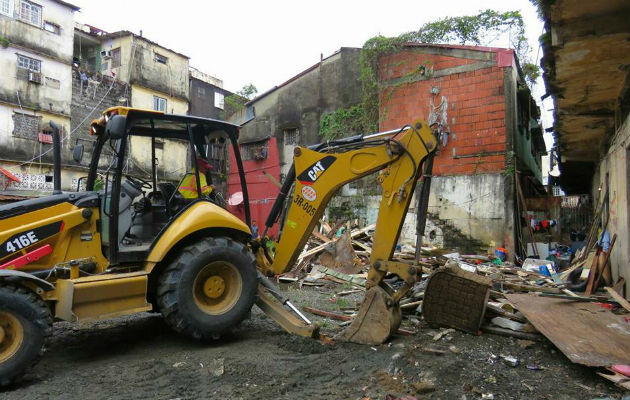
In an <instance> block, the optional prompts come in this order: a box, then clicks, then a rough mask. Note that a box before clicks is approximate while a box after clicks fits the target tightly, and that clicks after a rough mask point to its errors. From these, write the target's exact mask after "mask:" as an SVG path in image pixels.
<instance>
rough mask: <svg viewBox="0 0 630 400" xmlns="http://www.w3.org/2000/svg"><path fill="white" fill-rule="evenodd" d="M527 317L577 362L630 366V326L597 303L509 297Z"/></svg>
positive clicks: (595, 364) (589, 364) (529, 296)
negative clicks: (629, 344)
mask: <svg viewBox="0 0 630 400" xmlns="http://www.w3.org/2000/svg"><path fill="white" fill-rule="evenodd" d="M505 296H506V298H507V299H508V300H509V301H510V303H512V304H513V305H514V307H515V308H516V309H518V310H519V311H520V312H522V313H523V314H524V315H525V318H527V320H528V321H529V322H530V323H531V324H532V325H534V327H536V329H538V330H539V331H540V332H541V333H542V334H543V335H545V336H546V337H547V339H549V340H550V341H551V342H552V343H553V344H554V345H556V347H557V348H558V349H560V351H562V352H563V353H564V354H565V355H566V356H567V357H568V358H569V360H571V361H572V362H574V363H578V364H584V365H588V366H591V367H600V366H601V367H609V366H611V365H613V364H630V346H628V343H630V325H628V323H627V322H625V321H624V319H623V318H622V317H620V316H618V315H615V314H613V313H612V312H610V311H609V310H607V309H605V308H602V307H600V306H598V305H597V304H593V303H584V302H574V301H571V300H563V299H552V298H549V297H539V296H536V295H529V294H506V295H505Z"/></svg>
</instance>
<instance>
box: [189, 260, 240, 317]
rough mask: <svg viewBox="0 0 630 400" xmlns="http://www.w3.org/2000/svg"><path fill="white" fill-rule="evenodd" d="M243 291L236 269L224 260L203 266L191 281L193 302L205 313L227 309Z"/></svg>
mask: <svg viewBox="0 0 630 400" xmlns="http://www.w3.org/2000/svg"><path fill="white" fill-rule="evenodd" d="M242 291H243V281H242V279H241V274H240V273H239V272H238V269H237V268H236V267H235V266H234V265H233V264H231V263H228V262H225V261H215V262H211V263H209V264H208V265H206V266H205V267H203V268H202V269H201V270H200V271H199V273H198V274H197V277H196V278H195V282H194V283H193V298H194V299H195V303H196V304H197V306H198V307H199V309H201V311H203V312H204V313H206V314H210V315H219V314H224V313H225V312H227V311H229V310H230V309H231V308H232V307H234V305H235V304H236V302H237V301H238V299H239V298H240V297H241V293H242Z"/></svg>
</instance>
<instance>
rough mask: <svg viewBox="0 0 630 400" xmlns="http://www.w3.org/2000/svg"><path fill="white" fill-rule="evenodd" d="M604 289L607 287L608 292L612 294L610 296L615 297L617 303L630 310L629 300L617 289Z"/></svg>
mask: <svg viewBox="0 0 630 400" xmlns="http://www.w3.org/2000/svg"><path fill="white" fill-rule="evenodd" d="M604 289H606V291H607V292H608V294H610V296H611V297H612V298H613V299H615V301H616V302H617V303H619V305H620V306H621V307H623V308H625V309H626V310H628V311H630V303H628V301H627V300H626V299H624V298H623V297H621V295H620V294H619V293H617V291H616V290H615V289H613V288H610V287H605V288H604Z"/></svg>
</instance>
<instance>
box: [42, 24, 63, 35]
mask: <svg viewBox="0 0 630 400" xmlns="http://www.w3.org/2000/svg"><path fill="white" fill-rule="evenodd" d="M48 27H50V29H49V28H48ZM42 29H44V30H45V31H46V32H50V33H53V34H55V35H61V26H59V24H55V23H54V22H50V21H44V25H43V27H42Z"/></svg>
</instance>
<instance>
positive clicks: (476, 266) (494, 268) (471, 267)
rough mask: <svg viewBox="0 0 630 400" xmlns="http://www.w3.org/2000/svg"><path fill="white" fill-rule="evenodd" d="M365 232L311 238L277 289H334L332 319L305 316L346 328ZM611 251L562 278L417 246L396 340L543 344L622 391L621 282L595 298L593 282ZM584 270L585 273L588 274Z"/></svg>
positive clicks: (392, 279)
mask: <svg viewBox="0 0 630 400" xmlns="http://www.w3.org/2000/svg"><path fill="white" fill-rule="evenodd" d="M373 229H374V226H373V225H372V226H368V227H365V228H362V229H355V230H352V231H350V232H348V231H347V230H346V231H343V229H339V227H329V226H326V225H324V227H323V228H322V230H321V231H316V232H314V233H313V235H312V236H311V238H310V240H309V243H308V246H307V248H306V249H305V250H304V251H303V253H302V254H301V255H300V257H299V260H298V262H297V264H296V267H295V268H294V269H293V270H292V271H291V272H289V273H287V274H284V275H283V276H279V277H278V280H279V281H281V282H282V281H284V282H295V283H296V284H297V285H298V286H299V287H303V286H320V287H321V286H326V285H328V286H329V285H330V283H329V282H334V283H335V284H338V285H341V288H340V290H334V293H331V295H332V296H331V301H332V299H335V301H336V303H337V304H338V305H340V306H339V307H338V308H337V310H338V311H337V312H331V311H325V310H320V309H316V308H310V307H305V308H304V310H305V311H307V312H309V313H312V314H315V315H319V316H323V317H325V318H327V319H330V320H334V321H336V325H338V326H346V325H348V324H350V322H351V320H352V319H353V317H354V316H355V315H356V312H357V311H358V308H359V303H360V302H356V303H355V304H352V302H349V301H348V302H344V301H343V300H340V299H343V298H346V296H351V295H357V296H359V297H361V294H362V292H364V291H365V282H366V278H367V272H368V269H369V264H370V263H369V258H370V252H371V247H372V237H371V235H370V232H371V231H373ZM613 245H614V237H613V240H612V241H611V243H610V246H609V247H608V250H607V252H603V251H601V249H599V250H598V249H597V248H593V247H592V246H591V248H590V251H589V250H588V249H589V247H588V246H587V247H586V248H585V250H583V252H582V253H580V254H578V255H576V257H574V262H573V264H572V265H570V266H569V268H568V269H567V270H566V271H564V272H559V271H556V268H555V264H554V263H553V262H551V261H548V260H538V259H526V260H525V261H524V262H523V263H522V264H521V265H516V264H514V263H511V262H509V261H502V260H501V259H500V258H498V257H496V256H495V255H494V254H492V255H465V254H459V253H446V254H445V252H444V251H442V250H439V249H434V248H425V247H423V248H422V249H421V254H422V256H421V258H420V261H419V262H418V264H419V266H420V267H422V268H421V278H420V279H419V280H418V282H417V283H416V284H415V285H414V287H413V288H412V289H411V290H410V291H409V293H408V294H407V296H406V297H404V298H403V299H402V300H401V301H400V303H399V304H400V308H401V311H402V313H403V325H402V326H403V327H401V328H400V329H399V330H398V332H397V333H398V334H401V335H414V334H415V333H417V329H418V326H419V325H420V321H421V320H425V321H426V322H427V323H428V324H429V325H430V326H435V327H445V328H449V329H453V328H454V329H458V330H462V331H465V332H470V333H473V334H478V335H481V334H483V333H489V334H497V335H503V336H510V337H515V338H517V339H520V340H521V341H542V340H545V338H546V339H548V340H549V341H551V342H552V343H553V344H554V345H555V346H556V347H557V348H558V349H559V350H560V351H562V352H563V353H564V354H565V355H566V356H567V357H568V358H569V360H571V361H572V362H574V363H579V364H583V365H587V366H594V367H603V368H605V369H606V372H605V373H601V372H600V373H599V374H600V375H602V376H603V377H605V378H606V379H609V380H611V381H613V382H615V383H616V384H618V385H619V386H621V387H623V388H625V389H630V378H628V371H629V370H630V367H628V364H630V346H628V343H630V317H629V314H628V312H630V304H629V303H628V302H627V301H626V300H625V299H624V298H623V296H621V295H620V293H619V291H620V289H619V288H621V287H622V286H621V285H622V284H623V282H617V285H615V286H614V287H610V286H606V287H604V288H603V290H600V291H598V292H595V290H596V289H597V288H598V287H599V284H598V283H599V280H601V281H602V282H606V283H610V282H609V281H607V280H606V278H605V277H604V276H605V273H604V270H605V268H606V266H607V265H608V264H607V262H606V261H607V258H608V257H607V256H608V255H609V254H610V251H611V250H612V247H613ZM394 258H395V259H397V260H398V261H401V262H407V263H409V264H414V263H415V250H414V248H413V247H411V246H401V247H399V248H397V249H396V252H395V254H394ZM596 260H599V262H596ZM588 265H592V266H593V268H591V269H590V270H589V269H586V267H587V266H588ZM608 268H609V267H608ZM575 271H580V272H579V274H580V275H581V276H582V277H583V278H584V280H585V282H586V284H585V283H583V282H582V283H581V285H582V286H578V285H576V283H575V276H576V274H578V272H575ZM582 271H585V272H582ZM386 282H387V283H388V284H390V285H392V286H394V287H397V285H400V284H401V283H402V281H400V280H399V279H398V278H397V277H396V276H389V277H387V278H386ZM576 287H577V288H578V289H582V290H581V291H579V290H577V289H576ZM589 288H590V291H589V290H588V289H589ZM581 292H584V293H581ZM444 332H449V330H444V331H442V333H443V334H446V333H444ZM437 340H439V338H438V339H437ZM500 357H501V358H502V360H503V361H504V362H505V363H508V364H510V365H513V366H516V365H518V363H519V360H518V359H515V358H513V357H511V356H509V355H500Z"/></svg>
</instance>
